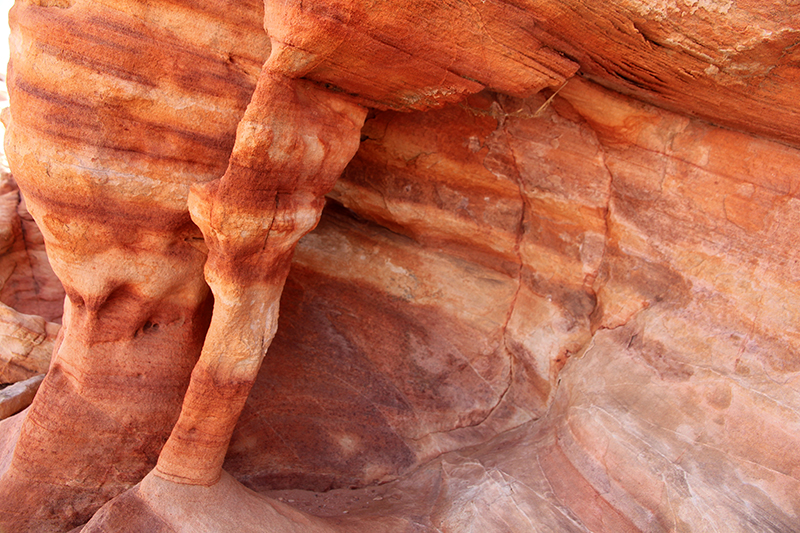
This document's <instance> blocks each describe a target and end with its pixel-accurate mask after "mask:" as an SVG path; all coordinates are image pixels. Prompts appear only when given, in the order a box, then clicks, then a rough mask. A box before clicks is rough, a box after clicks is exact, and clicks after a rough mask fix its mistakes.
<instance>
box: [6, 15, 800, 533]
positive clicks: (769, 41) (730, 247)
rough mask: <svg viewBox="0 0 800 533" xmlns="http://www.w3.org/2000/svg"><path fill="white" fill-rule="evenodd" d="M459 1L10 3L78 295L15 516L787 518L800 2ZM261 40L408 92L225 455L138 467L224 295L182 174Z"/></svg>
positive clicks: (410, 525)
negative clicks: (217, 459)
mask: <svg viewBox="0 0 800 533" xmlns="http://www.w3.org/2000/svg"><path fill="white" fill-rule="evenodd" d="M467 4H468V3H435V2H423V1H411V0H407V1H400V0H398V1H396V2H383V1H381V2H375V3H373V4H369V5H362V4H359V3H355V2H349V1H346V0H337V1H333V0H325V1H319V2H295V1H290V0H281V1H277V2H269V3H268V4H267V10H266V20H264V18H263V15H264V13H263V12H262V5H261V3H259V2H249V1H248V2H210V1H208V2H206V1H200V2H182V1H171V0H170V1H166V0H165V1H154V2H146V3H131V2H117V1H111V0H103V1H100V2H88V1H86V0H75V1H71V0H63V1H62V0H58V1H39V0H37V1H20V2H19V3H18V5H17V7H15V9H14V11H13V12H12V15H11V20H12V26H13V35H12V41H11V42H12V69H11V72H10V75H9V91H10V95H11V102H12V108H11V114H10V117H7V121H8V123H9V127H10V129H9V136H8V138H7V141H6V142H7V147H8V155H9V161H10V163H11V165H12V170H13V171H14V172H15V176H16V177H17V179H18V180H19V183H20V188H21V189H22V191H23V193H24V194H25V197H26V203H27V205H28V208H29V209H30V212H31V213H32V215H33V218H34V219H35V220H36V222H37V223H38V224H39V226H40V227H41V231H42V235H43V240H44V242H45V243H46V245H47V250H48V254H49V255H50V258H51V261H52V264H53V270H54V272H55V273H56V274H57V275H58V277H59V278H60V280H61V281H62V282H63V284H64V288H65V291H66V294H67V299H66V300H65V308H64V318H63V322H64V326H63V328H62V330H61V334H60V341H59V342H57V345H56V346H55V353H54V358H53V362H52V365H51V367H50V371H49V373H48V376H47V378H46V379H45V380H44V382H43V384H42V387H41V390H40V392H39V394H38V395H37V398H36V400H35V401H34V402H33V404H32V406H31V407H30V409H28V410H27V411H26V412H24V413H21V414H18V415H15V416H13V417H11V418H10V419H8V420H5V421H3V422H2V423H0V531H4V532H5V531H15V532H16V531H37V532H39V531H41V532H46V531H69V530H70V529H72V528H74V527H76V526H80V525H81V524H84V523H85V522H87V521H88V520H89V519H90V517H91V516H92V515H93V514H94V513H95V512H96V511H97V509H99V508H100V507H101V506H103V505H104V504H105V507H104V508H103V510H102V511H101V512H100V513H98V514H97V516H96V517H95V518H94V519H93V522H92V526H91V527H95V528H100V529H96V530H97V531H104V530H105V531H119V530H122V528H123V527H128V528H134V529H136V528H137V527H138V528H140V530H147V528H148V527H151V528H152V529H153V530H155V531H159V530H170V529H167V528H171V529H172V530H175V528H176V527H182V526H180V525H179V524H181V523H182V524H184V525H185V527H187V528H194V529H195V530H203V529H204V528H205V529H206V530H207V529H208V528H212V529H213V528H216V530H220V531H225V530H226V528H228V529H227V530H230V531H240V530H243V529H240V528H244V529H246V527H251V525H252V527H256V526H255V525H253V524H257V523H260V522H259V519H258V517H259V516H267V515H269V514H270V513H273V516H274V513H276V512H277V513H278V514H281V516H282V518H281V519H280V520H278V519H277V518H276V519H275V520H276V521H275V522H274V529H275V531H292V530H296V529H297V524H302V523H305V524H310V523H313V524H317V526H318V527H320V528H322V529H323V530H325V529H330V528H333V529H332V530H336V528H339V527H345V530H348V531H350V530H356V531H357V530H358V528H363V530H365V531H374V530H375V529H369V528H370V527H374V524H376V523H381V524H386V527H387V531H406V530H409V531H448V532H449V531H469V530H470V528H472V529H473V530H475V531H491V532H494V531H498V532H499V531H595V532H597V531H608V532H615V533H616V532H619V531H648V532H649V531H698V532H700V531H714V530H719V531H723V530H724V531H733V532H739V531H742V532H745V531H754V530H755V531H773V532H786V531H794V530H800V496H798V495H799V494H800V491H798V488H800V487H798V486H797V484H798V479H800V478H799V477H798V475H800V474H798V468H800V457H798V455H797V451H796V450H798V449H800V446H799V445H800V443H798V438H799V437H798V435H800V432H798V429H800V428H798V427H797V426H798V422H800V421H798V419H797V413H798V412H800V411H798V409H799V408H800V395H798V388H797V387H798V385H797V380H798V377H799V374H798V373H800V359H798V356H797V354H798V353H799V352H798V348H800V346H798V342H800V335H799V334H798V324H800V320H798V319H799V318H800V317H798V316H797V314H798V312H797V310H798V309H800V305H798V304H800V301H798V297H800V285H799V284H798V282H800V274H799V273H798V272H800V270H798V265H799V264H800V257H798V254H797V253H796V248H797V247H796V243H797V242H798V240H800V239H798V235H797V233H798V231H800V230H798V228H800V224H798V222H800V221H798V220H797V215H796V213H797V212H798V209H797V207H798V206H797V203H798V194H799V192H798V191H800V188H798V183H797V181H798V177H797V172H796V170H797V168H800V151H798V149H797V146H798V144H800V133H798V132H800V124H799V123H798V117H800V104H798V102H800V99H798V98H797V96H798V95H797V87H798V86H800V85H798V83H797V81H798V76H800V70H798V57H797V53H798V49H800V48H798V47H797V35H798V27H797V21H798V20H800V19H798V16H797V15H798V9H800V7H798V6H797V5H792V4H793V3H792V2H788V3H786V2H784V3H780V4H777V3H776V4H772V3H768V2H736V3H735V4H734V3H732V2H716V3H710V2H693V3H692V2H688V3H687V2H680V3H678V2H669V1H668V2H662V1H649V0H641V1H640V0H617V1H615V2H610V3H603V4H597V5H594V4H592V5H588V3H585V2H579V1H577V0H575V1H572V0H569V1H560V2H554V3H549V4H547V5H542V4H541V3H534V2H528V1H526V0H513V1H511V0H509V1H502V2H501V1H499V0H497V1H495V0H487V1H486V2H481V3H480V4H479V3H477V2H475V3H469V5H467ZM370 7H372V8H374V9H369V8H370ZM262 22H266V24H265V25H266V26H267V28H268V29H269V31H270V34H269V35H267V34H266V33H265V32H264V31H263V28H262ZM393 39H397V40H396V41H393ZM271 49H274V50H272V51H273V52H274V53H275V58H276V59H275V63H274V64H273V67H274V69H275V72H280V73H281V74H286V75H291V76H305V77H306V78H308V79H310V80H313V81H315V82H319V83H320V84H321V86H323V87H326V88H327V89H329V90H333V91H340V92H334V93H332V94H341V92H345V93H355V94H352V95H349V96H352V97H353V98H355V99H357V100H358V101H359V102H361V103H368V104H371V105H373V106H374V107H376V108H381V109H384V108H388V109H393V110H389V111H386V110H384V111H373V112H371V113H370V115H369V117H368V119H367V122H366V124H365V127H364V129H363V130H362V143H361V148H360V150H359V152H358V153H357V155H356V156H355V159H354V160H353V161H352V162H351V163H350V165H349V167H348V168H347V169H346V170H345V172H344V174H343V176H342V178H341V179H340V180H339V182H338V184H337V185H336V187H335V188H334V190H333V192H332V193H331V194H330V196H329V198H330V202H329V206H328V208H327V210H326V212H325V213H324V214H323V217H322V220H321V222H320V224H319V227H318V228H317V230H316V231H315V232H314V233H311V234H310V235H308V236H307V237H306V238H305V239H304V240H303V241H301V242H300V244H299V245H298V248H297V253H296V255H295V260H294V263H293V265H292V269H291V272H290V274H289V278H288V281H287V285H286V290H285V292H284V294H283V298H282V302H281V307H282V309H283V315H282V316H281V319H280V321H279V328H278V333H277V335H276V337H275V339H274V341H273V343H272V346H271V348H270V351H269V353H268V354H267V356H266V358H265V360H264V363H263V365H262V367H261V370H260V373H259V376H258V379H257V380H256V383H255V384H254V386H253V390H252V393H251V395H250V396H249V398H248V399H247V401H246V403H245V407H244V412H243V414H242V416H241V417H240V419H239V423H238V425H237V427H236V429H235V431H234V435H233V439H232V441H231V445H230V448H229V450H228V454H227V458H226V462H225V468H226V470H227V471H229V472H230V473H231V474H232V476H233V477H228V476H226V475H223V478H222V479H223V481H221V482H220V483H221V484H219V485H218V484H216V483H215V484H212V485H211V486H210V487H199V486H188V485H182V484H176V483H174V481H167V480H163V479H161V480H155V481H154V477H157V476H152V475H151V476H147V477H145V476H146V475H147V473H148V472H150V471H151V470H152V468H153V466H154V464H155V462H156V459H157V458H158V456H159V453H160V452H161V448H162V446H163V444H164V442H165V441H166V440H167V437H168V435H169V434H170V431H171V430H172V428H173V426H174V425H175V422H176V420H177V419H178V415H179V411H180V408H181V404H182V402H183V400H184V395H185V392H186V388H187V385H188V383H189V379H190V375H191V372H192V370H193V368H194V367H195V363H196V361H197V358H198V356H199V355H200V352H201V349H202V347H203V343H204V340H205V339H204V336H205V335H206V332H207V331H208V325H209V321H210V317H211V311H212V309H211V304H212V301H211V300H212V299H211V296H210V293H209V289H208V285H207V284H206V282H205V281H204V278H203V265H204V263H205V262H206V259H207V257H208V252H209V248H208V247H207V246H206V245H205V243H204V241H203V237H204V235H203V233H202V232H201V231H200V229H199V228H198V227H197V226H196V225H195V224H194V223H193V222H192V220H191V218H190V215H189V212H188V211H189V207H188V204H187V199H188V198H189V190H190V187H191V186H192V185H193V184H198V183H207V182H210V181H212V180H214V179H216V178H218V177H219V176H221V175H222V174H223V172H225V169H226V168H228V165H229V156H230V153H231V149H232V148H233V146H234V140H235V135H236V128H237V125H238V124H239V122H240V119H241V117H242V114H243V113H244V110H245V105H246V104H247V102H248V101H249V99H250V98H251V94H252V92H253V89H254V86H255V81H256V78H257V76H258V75H259V72H260V66H261V65H262V64H263V62H264V60H265V59H266V57H267V55H268V54H269V53H270V51H271ZM525 50H529V51H530V53H531V55H530V56H525V55H524V54H522V55H520V53H521V52H524V51H525ZM450 52H452V55H451V54H450ZM548 61H550V63H548ZM375 65H378V66H377V67H376V66H375ZM543 67H547V68H546V69H543ZM576 73H579V74H580V75H579V76H575V74H576ZM564 81H566V84H564ZM325 84H327V85H325ZM431 87H434V88H435V90H432V91H431V90H428V89H430V88H431ZM485 87H490V88H494V89H497V90H500V91H501V92H500V93H497V92H490V91H487V90H484V88H485ZM539 90H541V93H540V94H534V93H536V92H537V91H539ZM426 91H427V92H426ZM555 91H558V94H557V95H555V96H553V95H554V94H555ZM504 93H505V94H504ZM622 93H625V94H627V95H628V96H625V95H623V94H622ZM550 97H552V99H551V100H548V98H550ZM632 97H635V98H636V99H634V98H632ZM643 101H647V102H649V103H643ZM448 102H451V104H450V105H447V106H445V107H441V106H442V105H444V104H447V103H448ZM652 104H656V105H657V106H661V107H656V106H654V105H652ZM435 107H441V108H440V109H433V110H428V111H427V112H425V113H423V112H411V113H400V112H398V110H402V111H413V110H414V109H430V108H435ZM664 108H669V109H670V110H669V111H667V110H665V109H664ZM698 117H699V118H698ZM305 127H307V125H306V126H302V128H305ZM302 128H299V127H298V128H295V129H294V130H292V132H291V133H292V134H295V135H296V134H298V131H296V130H297V129H302ZM7 192H9V193H11V192H12V191H11V189H9V190H8V191H7ZM251 192H253V191H251ZM240 196H242V197H243V198H244V200H247V199H248V197H249V193H247V192H242V194H241V195H240ZM18 203H19V201H18V200H17V199H15V197H14V196H13V194H9V195H8V196H7V197H6V196H4V197H3V199H2V202H1V205H0V207H2V210H3V213H10V214H12V215H13V212H15V211H16V210H17V209H18ZM256 215H257V214H256ZM256 218H257V216H256ZM234 219H235V217H232V220H231V223H233V224H235V223H236V222H237V221H236V220H234ZM9 227H12V226H9ZM12 229H13V227H12ZM4 231H5V230H4ZM10 231H12V230H9V231H5V232H4V233H2V234H0V237H2V236H3V235H6V234H7V233H8V234H10ZM2 242H5V241H2ZM9 242H11V241H10V240H9ZM14 242H17V241H14ZM11 249H12V248H9V250H11ZM20 250H21V248H20ZM1 265H2V263H1V262H0V270H2V267H1ZM222 266H225V263H224V261H223V262H222ZM227 266H228V267H231V266H232V267H236V266H237V265H236V263H235V261H230V262H229V263H228V264H227ZM238 266H239V267H240V269H241V265H238ZM31 268H32V267H31ZM233 270H234V271H235V270H236V268H233ZM252 274H253V275H254V276H259V275H261V276H263V275H268V274H269V273H268V272H267V273H265V272H262V271H260V270H258V268H255V269H254V271H253V272H252ZM35 278H36V277H35V276H34V279H35ZM8 279H11V278H8ZM235 285H236V284H231V286H235ZM20 290H21V291H22V292H25V290H23V289H20ZM4 294H5V296H3V295H4ZM15 294H16V292H14V291H10V292H8V293H3V292H2V291H0V299H3V298H6V297H9V298H13V297H15V296H14V295H15ZM40 297H43V296H42V295H41V294H38V295H37V294H34V295H33V296H31V297H30V298H29V297H28V296H26V297H25V298H20V301H30V302H34V303H35V302H36V301H38V298H40ZM270 298H271V299H270V300H269V301H270V302H273V303H274V299H275V298H274V295H271V296H270ZM3 301H5V300H3ZM264 303H265V305H266V303H267V301H266V300H265V302H264ZM51 318H53V319H55V317H51ZM42 320H44V319H42ZM243 324H244V325H247V323H246V321H244V322H243ZM240 325H241V324H240ZM253 325H254V326H256V327H261V328H263V327H264V324H253ZM211 403H213V402H211ZM220 407H222V408H225V407H226V406H225V405H223V406H220ZM212 418H213V416H212ZM227 421H228V419H226V422H227ZM226 427H227V426H226ZM217 436H219V435H217ZM223 436H224V435H223ZM212 437H214V435H212ZM212 440H213V439H212ZM197 450H202V447H197ZM198 454H199V455H203V454H202V452H198ZM200 459H202V457H200ZM143 479H144V480H145V481H142V480H143ZM234 480H238V482H237V481H234ZM239 482H241V483H244V484H245V485H246V486H248V487H249V488H250V489H252V490H255V491H259V492H265V491H269V495H270V496H271V497H273V499H278V501H280V500H279V498H284V500H285V501H286V502H287V503H293V504H300V503H301V502H300V500H302V502H303V503H302V505H301V506H300V507H301V509H302V510H303V511H304V512H305V513H307V514H312V515H319V516H321V517H323V518H324V520H317V519H313V518H309V517H308V516H307V515H301V514H299V513H297V512H295V511H290V510H287V509H285V508H283V507H282V506H281V505H277V504H275V503H274V502H271V501H270V500H267V499H264V498H262V497H260V496H257V495H255V494H254V493H253V492H252V491H248V490H247V489H245V488H244V487H242V486H241V485H239V484H238V483H239ZM375 483H383V484H382V485H380V486H379V487H374V486H371V485H372V484H375ZM137 484H138V485H137ZM131 487H136V488H131ZM349 487H361V488H359V489H358V490H356V491H351V492H345V491H349ZM331 488H335V490H334V491H330V492H326V493H324V494H322V495H319V494H318V495H314V494H311V493H308V492H305V493H301V492H299V491H300V489H311V490H316V491H322V490H327V489H331ZM279 489H283V490H284V492H275V491H277V490H279ZM376 490H378V492H375V491H376ZM343 494H346V495H347V496H343ZM300 495H302V497H301V496H300ZM115 497H118V498H117V499H114V498H115ZM375 498H381V499H375ZM289 499H292V500H295V501H294V502H288V500H289ZM320 499H322V500H324V501H327V502H329V503H330V505H328V504H323V505H328V506H327V507H324V506H323V505H318V504H315V503H314V502H315V501H319V500H320ZM108 502H110V503H108ZM369 502H372V503H369ZM220 506H221V507H220ZM280 509H282V510H283V511H279V510H280ZM234 511H235V512H236V514H237V516H242V518H241V519H240V521H241V523H237V522H236V521H235V520H233V518H231V519H230V520H228V519H226V521H225V522H226V523H225V524H220V523H219V522H218V521H217V522H214V521H215V520H218V519H221V518H223V517H225V516H228V515H225V513H228V512H234ZM345 511H347V513H345ZM188 512H191V515H184V514H182V513H188ZM343 515H350V516H352V517H354V518H353V521H352V522H351V523H350V525H349V526H344V525H342V524H343V523H342V522H341V521H340V520H338V518H340V517H342V516H343ZM183 516H190V517H191V520H193V521H194V522H191V521H190V522H187V521H186V520H184V519H183V518H182V517H183ZM334 516H336V517H337V519H336V520H334V519H333V517H334ZM137 520H138V522H137ZM211 524H213V525H211ZM301 527H304V526H301ZM347 527H350V528H351V529H347ZM102 528H105V529H102ZM159 528H161V529H159ZM189 530H191V529H189Z"/></svg>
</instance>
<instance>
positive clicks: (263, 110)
mask: <svg viewBox="0 0 800 533" xmlns="http://www.w3.org/2000/svg"><path fill="white" fill-rule="evenodd" d="M365 117H366V110H365V109H364V108H362V107H360V106H358V105H356V104H355V103H352V102H351V101H350V100H349V99H348V98H347V97H345V96H342V95H339V94H335V93H332V92H330V91H328V90H326V89H323V88H321V87H320V86H318V85H315V84H313V83H310V82H307V81H303V80H295V79H290V78H287V77H284V76H282V75H281V74H277V73H274V72H272V71H271V70H270V65H269V62H268V63H267V65H266V66H265V68H264V70H263V72H262V74H261V76H260V78H259V81H258V85H257V87H256V90H255V93H254V94H253V97H252V100H251V102H250V105H249V106H248V108H247V111H246V113H245V115H244V117H243V119H242V121H241V122H240V124H239V127H238V129H237V134H236V143H235V145H234V148H233V152H232V154H231V157H230V161H229V165H228V168H227V171H226V172H225V174H224V176H223V177H222V178H221V179H219V180H215V181H213V182H210V183H206V184H202V185H195V186H194V187H193V188H192V191H191V193H190V196H189V210H190V212H191V216H192V220H193V221H194V222H195V223H196V224H197V225H198V226H199V227H200V229H201V231H202V232H203V236H204V239H205V243H206V245H207V246H208V260H207V262H206V265H205V279H206V281H207V283H208V285H209V286H210V287H211V291H212V292H213V294H214V311H213V316H212V320H211V325H210V328H209V330H208V334H207V336H206V339H205V344H204V346H203V350H202V354H201V357H200V361H199V362H198V363H197V366H196V367H195V369H194V371H193V373H192V377H191V382H190V384H189V389H188V391H187V393H186V397H185V399H184V403H183V409H182V411H181V414H180V418H179V420H178V422H177V424H176V425H175V428H174V429H173V431H172V434H171V436H170V438H169V440H168V441H167V444H166V445H165V447H164V449H163V450H162V452H161V455H160V457H159V460H158V465H157V467H156V475H159V476H161V477H163V478H165V479H168V480H170V481H175V482H178V483H185V484H197V485H213V484H214V483H216V482H217V481H218V480H219V478H220V475H221V472H222V463H223V460H224V458H225V453H226V451H227V448H228V442H229V440H230V437H231V434H232V432H233V428H234V425H235V424H236V421H237V419H238V417H239V414H240V412H241V410H242V408H243V407H244V402H245V400H246V399H247V395H248V393H249V392H250V388H251V387H252V385H253V382H254V381H255V378H256V374H257V372H258V369H259V367H260V364H261V361H262V359H263V357H264V355H265V353H266V351H267V348H268V347H269V345H270V342H271V341H272V338H273V336H274V334H275V330H276V328H277V320H278V307H279V303H280V296H281V292H282V290H283V285H284V282H285V280H286V276H287V274H288V272H289V266H290V262H291V258H292V254H293V251H294V247H295V244H296V243H297V241H298V240H299V239H300V238H301V237H302V236H303V235H305V234H306V233H308V232H309V231H311V230H312V229H313V228H314V227H315V226H316V224H317V221H318V220H319V216H320V214H321V212H322V208H323V206H324V203H325V200H324V198H323V196H324V195H325V194H326V193H327V192H328V191H330V189H331V188H332V187H333V185H334V183H335V181H336V178H337V177H338V176H339V175H340V174H341V172H342V171H343V170H344V167H345V165H346V164H347V163H348V161H350V159H351V158H352V156H353V155H354V154H355V152H356V150H357V148H358V144H359V135H360V130H361V126H362V124H363V121H364V119H365Z"/></svg>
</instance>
